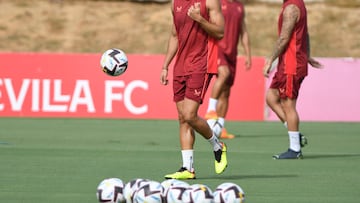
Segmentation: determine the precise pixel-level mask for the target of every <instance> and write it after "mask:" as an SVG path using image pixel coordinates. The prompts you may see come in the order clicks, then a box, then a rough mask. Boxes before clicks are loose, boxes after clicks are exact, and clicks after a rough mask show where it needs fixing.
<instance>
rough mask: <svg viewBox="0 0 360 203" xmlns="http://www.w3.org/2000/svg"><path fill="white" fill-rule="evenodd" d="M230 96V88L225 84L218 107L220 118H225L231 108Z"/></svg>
mask: <svg viewBox="0 0 360 203" xmlns="http://www.w3.org/2000/svg"><path fill="white" fill-rule="evenodd" d="M229 96H230V86H229V85H227V84H225V85H224V88H223V91H222V92H221V94H220V96H219V100H218V103H217V106H216V112H217V114H218V116H219V117H222V118H225V117H226V114H227V111H228V108H229Z"/></svg>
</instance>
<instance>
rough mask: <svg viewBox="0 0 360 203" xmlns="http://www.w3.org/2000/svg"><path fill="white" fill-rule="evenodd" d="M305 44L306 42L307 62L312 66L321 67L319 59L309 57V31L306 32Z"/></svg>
mask: <svg viewBox="0 0 360 203" xmlns="http://www.w3.org/2000/svg"><path fill="white" fill-rule="evenodd" d="M306 44H307V53H308V63H309V64H310V65H311V66H312V67H314V68H323V66H322V64H321V63H320V62H319V61H317V60H315V59H314V58H312V57H311V48H310V35H309V33H307V40H306Z"/></svg>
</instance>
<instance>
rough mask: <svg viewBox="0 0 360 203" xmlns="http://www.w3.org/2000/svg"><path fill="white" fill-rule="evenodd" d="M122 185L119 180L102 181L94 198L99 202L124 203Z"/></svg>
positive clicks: (108, 179)
mask: <svg viewBox="0 0 360 203" xmlns="http://www.w3.org/2000/svg"><path fill="white" fill-rule="evenodd" d="M123 189H124V183H123V181H122V180H121V179H119V178H107V179H104V180H102V181H101V182H100V183H99V185H98V187H97V193H96V197H97V199H98V201H99V202H108V203H120V202H125V198H124V195H123Z"/></svg>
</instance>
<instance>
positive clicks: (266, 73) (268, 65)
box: [263, 60, 272, 78]
mask: <svg viewBox="0 0 360 203" xmlns="http://www.w3.org/2000/svg"><path fill="white" fill-rule="evenodd" d="M271 63H272V62H270V61H269V60H266V63H265V65H264V67H263V74H264V76H265V77H266V78H268V77H269V73H270V70H271Z"/></svg>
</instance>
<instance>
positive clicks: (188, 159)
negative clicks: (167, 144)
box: [181, 149, 194, 172]
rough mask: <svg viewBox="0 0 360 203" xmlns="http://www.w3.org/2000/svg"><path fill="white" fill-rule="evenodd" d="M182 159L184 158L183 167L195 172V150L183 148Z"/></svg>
mask: <svg viewBox="0 0 360 203" xmlns="http://www.w3.org/2000/svg"><path fill="white" fill-rule="evenodd" d="M181 155H182V160H183V167H185V168H186V169H187V170H189V171H191V172H193V171H194V165H193V164H194V150H192V149H187V150H181Z"/></svg>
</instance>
